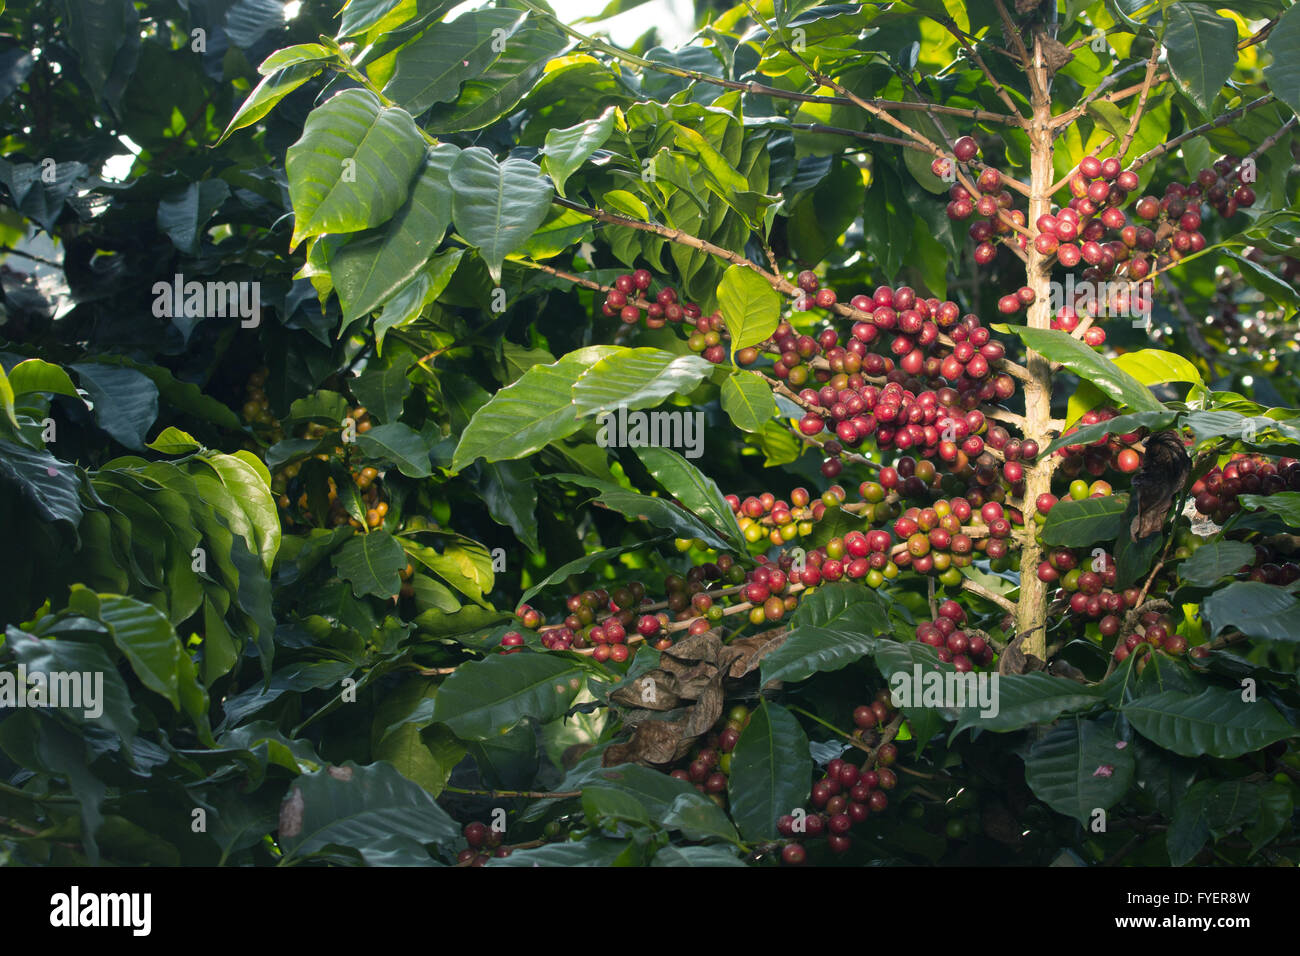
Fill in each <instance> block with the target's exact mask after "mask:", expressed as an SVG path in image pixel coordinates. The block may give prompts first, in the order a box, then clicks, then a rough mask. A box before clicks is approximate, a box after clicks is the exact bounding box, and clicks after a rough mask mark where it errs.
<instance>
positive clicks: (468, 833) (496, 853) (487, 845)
mask: <svg viewBox="0 0 1300 956" xmlns="http://www.w3.org/2000/svg"><path fill="white" fill-rule="evenodd" d="M463 833H464V835H465V842H466V843H468V844H469V846H467V847H466V848H465V849H463V850H461V851H460V853H458V854H457V855H456V862H457V863H460V864H462V865H464V864H468V865H469V866H487V863H488V860H490V859H492V858H493V857H497V858H501V857H507V856H509V855H510V847H508V846H502V845H501V833H500V831H499V830H495V829H493V828H492V827H489V826H488V825H487V824H486V823H479V822H478V821H477V820H476V821H474V822H473V823H467V824H465V829H464V831H463Z"/></svg>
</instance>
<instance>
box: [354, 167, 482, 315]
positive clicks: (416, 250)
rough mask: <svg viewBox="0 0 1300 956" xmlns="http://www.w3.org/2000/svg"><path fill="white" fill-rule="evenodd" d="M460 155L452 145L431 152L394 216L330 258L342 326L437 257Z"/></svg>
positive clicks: (448, 217) (371, 308)
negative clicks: (456, 164) (341, 315)
mask: <svg viewBox="0 0 1300 956" xmlns="http://www.w3.org/2000/svg"><path fill="white" fill-rule="evenodd" d="M459 155H460V150H459V149H458V148H457V147H455V146H453V145H451V144H450V143H441V144H439V145H437V146H434V147H433V148H431V149H430V150H429V151H428V153H427V154H425V156H424V159H423V167H422V169H421V170H420V176H419V178H418V179H417V180H416V181H415V185H414V186H413V187H412V189H411V194H410V196H409V198H407V199H406V200H405V204H404V205H403V206H402V208H401V209H399V210H398V211H397V212H396V214H395V215H394V216H393V218H392V219H391V220H390V221H389V222H386V223H384V224H383V225H382V226H381V227H380V228H378V229H376V230H375V231H374V232H371V233H365V234H363V235H359V236H355V237H353V238H352V239H351V240H350V241H349V242H347V243H345V244H344V245H343V246H341V247H339V248H338V249H336V250H335V251H334V252H333V253H332V254H331V255H330V259H329V269H330V276H331V277H332V279H333V281H334V288H335V289H336V290H337V291H338V295H339V302H340V303H341V304H342V306H343V324H342V328H344V329H346V328H347V327H348V326H349V325H351V324H352V323H353V322H355V321H356V320H357V319H359V318H362V317H364V316H367V315H369V314H370V313H371V312H373V311H375V310H376V309H378V308H379V307H380V306H382V305H383V304H384V303H386V302H388V301H389V300H390V299H392V298H393V297H394V296H395V295H397V293H398V292H400V291H401V290H402V289H404V288H406V286H407V285H408V284H409V283H410V282H411V280H412V279H414V278H415V277H416V276H417V275H419V274H420V270H421V269H423V268H424V266H425V264H426V263H427V262H428V261H429V259H430V258H431V257H432V256H433V253H434V250H436V249H437V248H438V244H439V243H440V242H442V237H443V234H444V233H446V231H447V226H448V224H449V223H450V222H451V186H450V176H451V167H452V164H453V163H454V162H455V161H456V157H457V156H459ZM458 261H459V260H458Z"/></svg>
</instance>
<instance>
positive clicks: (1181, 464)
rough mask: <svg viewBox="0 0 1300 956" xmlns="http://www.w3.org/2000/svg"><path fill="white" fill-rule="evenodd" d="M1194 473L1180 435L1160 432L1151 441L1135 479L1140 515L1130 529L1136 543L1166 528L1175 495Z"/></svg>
mask: <svg viewBox="0 0 1300 956" xmlns="http://www.w3.org/2000/svg"><path fill="white" fill-rule="evenodd" d="M1191 470H1192V460H1191V459H1190V458H1188V457H1187V450H1186V449H1185V448H1184V447H1183V440H1182V439H1181V438H1180V437H1179V436H1178V433H1177V432H1175V431H1172V430H1167V431H1162V432H1156V434H1154V435H1152V436H1151V437H1150V438H1148V439H1147V450H1146V454H1145V455H1143V457H1142V467H1141V468H1140V469H1138V472H1137V474H1135V475H1134V476H1133V500H1134V502H1135V503H1136V505H1137V513H1136V514H1135V515H1134V516H1133V523H1132V525H1131V526H1130V527H1129V535H1130V537H1131V538H1132V540H1134V541H1137V540H1138V539H1140V538H1145V537H1148V536H1149V535H1153V534H1156V533H1158V532H1159V531H1160V529H1161V528H1162V527H1164V523H1165V516H1166V515H1168V514H1169V509H1170V507H1171V506H1172V505H1173V503H1174V496H1175V495H1176V494H1178V493H1179V492H1180V491H1182V490H1183V485H1184V484H1186V483H1187V476H1188V474H1190V473H1191Z"/></svg>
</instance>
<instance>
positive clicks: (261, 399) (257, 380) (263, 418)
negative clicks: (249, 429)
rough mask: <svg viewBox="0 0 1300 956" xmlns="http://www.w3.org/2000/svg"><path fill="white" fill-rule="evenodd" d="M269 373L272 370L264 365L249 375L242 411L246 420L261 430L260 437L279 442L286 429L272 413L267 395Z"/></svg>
mask: <svg viewBox="0 0 1300 956" xmlns="http://www.w3.org/2000/svg"><path fill="white" fill-rule="evenodd" d="M269 374H270V370H269V369H267V367H266V366H265V365H263V366H261V367H260V368H256V369H254V370H253V372H252V374H251V375H249V376H248V382H247V383H246V385H245V389H244V407H243V408H242V409H241V411H242V412H243V416H244V421H246V422H248V424H250V425H252V426H253V427H254V429H255V430H257V431H259V432H261V435H260V437H262V438H263V439H264V440H266V441H269V442H277V441H279V440H280V439H281V438H283V437H284V429H283V428H281V427H280V421H279V419H277V418H276V417H275V416H274V415H272V414H271V402H270V400H268V399H267V397H266V391H265V386H266V378H267V375H269Z"/></svg>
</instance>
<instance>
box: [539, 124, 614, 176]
mask: <svg viewBox="0 0 1300 956" xmlns="http://www.w3.org/2000/svg"><path fill="white" fill-rule="evenodd" d="M612 132H614V107H612V106H611V107H608V108H607V109H606V110H605V112H603V113H601V114H600V116H598V117H597V118H595V119H590V120H584V121H583V122H581V123H578V124H577V125H575V126H570V127H569V128H568V129H553V130H551V131H549V132H548V133H547V134H546V145H545V146H544V147H543V148H542V160H541V166H542V171H543V172H544V173H546V174H547V175H548V176H550V177H551V182H553V183H554V184H555V191H556V192H558V193H559V194H560V195H561V196H563V195H564V184H565V183H566V182H568V180H569V177H570V176H572V175H573V174H574V173H575V172H577V171H578V169H579V168H581V166H582V164H583V163H585V162H586V161H587V160H588V159H590V158H591V154H592V153H594V152H595V151H596V150H598V149H600V147H602V146H604V145H605V141H606V140H607V139H609V136H610V134H611V133H612Z"/></svg>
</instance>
